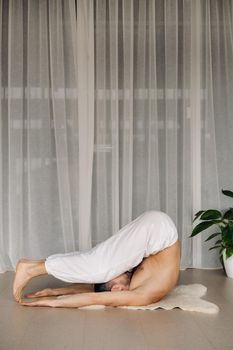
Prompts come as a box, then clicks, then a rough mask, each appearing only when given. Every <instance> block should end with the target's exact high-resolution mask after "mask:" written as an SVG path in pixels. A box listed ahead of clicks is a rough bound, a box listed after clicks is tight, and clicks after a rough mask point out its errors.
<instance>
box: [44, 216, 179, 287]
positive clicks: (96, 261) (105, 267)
mask: <svg viewBox="0 0 233 350" xmlns="http://www.w3.org/2000/svg"><path fill="white" fill-rule="evenodd" d="M177 239H178V235H177V230H176V227H175V225H174V223H173V221H172V220H171V218H170V217H169V216H168V215H167V214H165V213H163V212H160V211H148V212H145V213H143V214H142V215H140V216H139V217H138V218H137V219H135V220H134V221H132V222H130V223H129V224H128V225H126V226H124V227H123V228H122V229H121V230H120V231H119V232H117V233H116V234H114V235H113V236H111V237H110V238H108V239H107V240H106V241H104V242H102V243H99V244H98V245H97V246H95V247H94V248H92V249H90V250H87V251H81V252H79V251H77V252H72V253H65V254H54V255H51V256H49V257H48V258H47V259H46V261H45V268H46V270H47V272H48V274H50V275H53V276H54V277H56V278H58V279H60V280H62V281H65V282H72V283H102V282H108V281H110V280H111V279H113V278H115V277H117V276H119V275H120V274H121V273H123V272H126V271H128V270H130V269H132V268H133V267H135V266H137V265H138V264H139V263H140V262H141V261H142V260H143V258H144V257H148V256H149V255H153V254H156V253H158V252H159V251H161V250H163V249H165V248H167V247H169V246H171V245H172V244H174V243H175V242H176V241H177Z"/></svg>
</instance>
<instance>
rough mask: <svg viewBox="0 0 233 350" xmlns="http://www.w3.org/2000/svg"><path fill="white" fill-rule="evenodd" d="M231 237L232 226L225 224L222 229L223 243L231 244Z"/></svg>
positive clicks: (232, 237) (232, 233)
mask: <svg viewBox="0 0 233 350" xmlns="http://www.w3.org/2000/svg"><path fill="white" fill-rule="evenodd" d="M232 239H233V227H232V225H227V226H226V227H224V228H223V229H222V241H223V242H224V243H225V245H231V244H232Z"/></svg>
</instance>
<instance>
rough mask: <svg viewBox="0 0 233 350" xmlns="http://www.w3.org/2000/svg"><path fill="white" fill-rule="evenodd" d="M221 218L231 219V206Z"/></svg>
mask: <svg viewBox="0 0 233 350" xmlns="http://www.w3.org/2000/svg"><path fill="white" fill-rule="evenodd" d="M223 219H227V220H233V208H230V209H229V210H227V211H226V212H225V214H224V215H223Z"/></svg>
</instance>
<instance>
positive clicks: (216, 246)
mask: <svg viewBox="0 0 233 350" xmlns="http://www.w3.org/2000/svg"><path fill="white" fill-rule="evenodd" d="M217 248H221V246H220V245H215V246H214V247H211V248H209V250H212V249H217Z"/></svg>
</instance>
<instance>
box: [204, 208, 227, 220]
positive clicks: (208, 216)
mask: <svg viewBox="0 0 233 350" xmlns="http://www.w3.org/2000/svg"><path fill="white" fill-rule="evenodd" d="M221 217H222V213H221V212H220V211H218V210H215V209H209V210H206V211H205V212H204V213H203V214H202V216H201V217H200V219H201V220H216V219H220V218H221Z"/></svg>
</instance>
